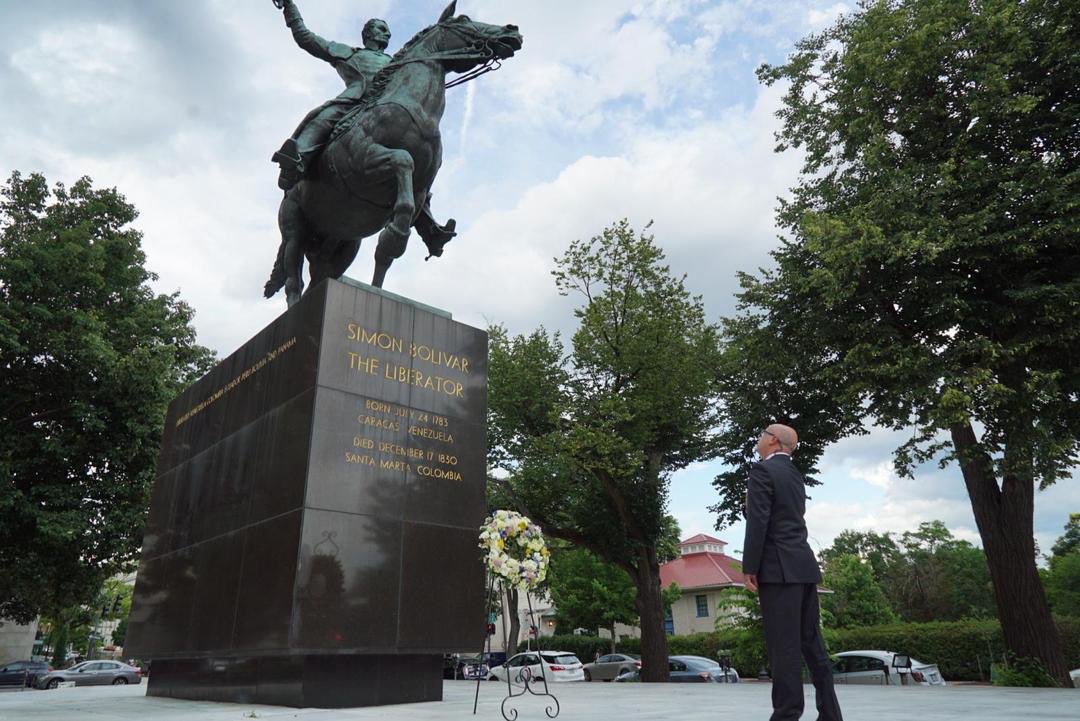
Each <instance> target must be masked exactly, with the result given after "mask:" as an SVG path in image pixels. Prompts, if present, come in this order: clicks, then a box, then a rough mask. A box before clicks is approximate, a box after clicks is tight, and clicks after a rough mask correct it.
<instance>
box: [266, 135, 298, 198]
mask: <svg viewBox="0 0 1080 721" xmlns="http://www.w3.org/2000/svg"><path fill="white" fill-rule="evenodd" d="M270 160H272V161H274V162H275V163H277V164H278V165H280V166H281V173H279V174H278V187H279V188H281V189H282V190H288V189H289V188H291V187H293V186H294V185H296V184H297V183H299V182H300V179H301V178H303V177H304V171H305V170H306V167H305V165H306V164H305V163H304V156H303V155H301V154H300V149H299V148H298V147H297V145H296V138H289V139H288V140H286V141H285V143H284V144H283V145H282V146H281V150H279V151H277V152H276V153H274V155H273V157H271V158H270Z"/></svg>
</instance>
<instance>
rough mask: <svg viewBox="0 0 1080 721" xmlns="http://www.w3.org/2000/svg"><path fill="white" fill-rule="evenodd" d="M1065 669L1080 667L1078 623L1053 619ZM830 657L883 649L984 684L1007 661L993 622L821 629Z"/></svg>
mask: <svg viewBox="0 0 1080 721" xmlns="http://www.w3.org/2000/svg"><path fill="white" fill-rule="evenodd" d="M1057 628H1058V631H1059V632H1060V634H1061V637H1062V639H1063V641H1064V645H1065V660H1066V663H1067V664H1068V665H1069V668H1076V667H1077V666H1080V619H1075V618H1058V619H1057ZM825 641H826V643H827V644H828V647H829V652H830V653H838V652H840V651H855V650H858V649H883V650H887V651H896V652H898V653H905V654H908V655H910V656H913V657H914V658H917V659H919V660H920V661H923V662H924V663H933V664H937V666H938V668H939V669H940V670H941V673H942V675H943V676H944V677H945V680H946V681H989V680H990V664H991V663H1000V662H1001V661H1003V660H1004V659H1005V658H1006V655H1007V651H1006V648H1005V641H1004V639H1003V637H1002V634H1001V625H1000V624H999V623H998V622H997V621H952V622H946V623H900V624H892V625H888V626H874V627H867V628H851V629H826V631H825Z"/></svg>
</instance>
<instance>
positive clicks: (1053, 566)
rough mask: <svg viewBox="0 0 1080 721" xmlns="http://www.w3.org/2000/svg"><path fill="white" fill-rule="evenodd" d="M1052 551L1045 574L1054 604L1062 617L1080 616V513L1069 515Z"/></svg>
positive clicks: (1051, 600) (1047, 587)
mask: <svg viewBox="0 0 1080 721" xmlns="http://www.w3.org/2000/svg"><path fill="white" fill-rule="evenodd" d="M1052 553H1053V555H1052V556H1051V557H1050V568H1049V570H1048V571H1047V572H1046V574H1045V575H1044V578H1045V579H1046V581H1045V583H1046V595H1047V596H1048V597H1049V599H1050V606H1051V608H1053V609H1054V612H1055V613H1058V614H1060V615H1062V616H1076V617H1080V513H1070V514H1069V522H1068V523H1066V524H1065V533H1064V534H1062V536H1061V538H1059V539H1057V542H1055V543H1054V546H1053V550H1052Z"/></svg>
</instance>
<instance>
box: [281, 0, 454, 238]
mask: <svg viewBox="0 0 1080 721" xmlns="http://www.w3.org/2000/svg"><path fill="white" fill-rule="evenodd" d="M274 5H276V6H277V7H279V8H280V9H282V10H284V14H285V25H286V26H288V28H289V29H290V30H291V31H292V36H293V40H295V41H296V44H297V45H299V46H300V47H301V48H302V49H303V50H306V51H307V52H308V53H309V54H311V55H313V56H314V57H316V58H318V59H319V60H323V61H325V62H327V63H329V64H330V65H331V66H333V68H334V69H335V70H336V71H337V73H338V75H339V76H340V77H341V80H342V81H343V82H344V83H345V90H343V91H342V92H341V93H340V94H338V95H337V96H336V97H334V98H331V99H330V100H328V101H326V102H325V103H323V104H322V105H320V106H319V107H317V108H315V109H314V110H312V111H311V112H310V113H308V114H307V115H306V116H305V117H304V119H303V120H301V121H300V125H298V126H297V128H296V130H295V132H293V134H292V136H291V137H290V138H289V139H288V140H286V141H285V143H284V144H283V145H282V146H281V149H280V150H278V151H277V152H276V153H274V155H273V157H272V158H271V160H273V161H274V162H275V163H277V164H278V165H279V166H281V172H280V173H279V175H278V187H279V188H281V189H282V190H284V191H286V192H288V190H289V189H290V188H292V187H293V186H294V185H296V184H297V183H298V182H299V181H300V180H301V179H302V178H303V177H304V175H305V174H306V172H307V171H308V169H309V168H312V167H313V166H314V163H315V159H316V158H317V157H318V155H319V153H320V152H321V151H322V149H323V147H324V146H325V145H326V142H327V141H328V140H329V139H330V133H331V132H332V131H333V130H334V126H335V125H337V123H338V122H339V121H340V120H341V119H342V118H344V117H345V115H347V114H348V113H349V111H351V110H353V109H354V108H355V107H356V106H357V105H359V103H360V101H361V100H363V97H364V92H365V91H366V90H367V88H368V86H369V85H370V83H371V80H372V79H373V78H374V77H375V74H376V73H377V72H378V71H379V70H381V69H383V68H384V67H386V65H387V63H389V62H390V56H389V55H387V54H386V52H385V50H386V48H387V46H388V45H389V44H390V26H389V25H387V23H386V21H385V20H382V19H380V18H371V19H370V20H368V21H367V22H366V23H364V29H363V31H362V33H361V35H360V37H361V39H362V41H363V45H362V46H361V47H353V46H350V45H346V44H344V43H339V42H334V41H332V40H326V39H324V38H322V37H320V36H319V35H316V34H315V33H313V32H312V31H311V30H309V29H308V27H307V25H305V24H304V18H303V17H302V16H301V15H300V9H299V8H298V7H297V6H296V3H295V2H294V0H274ZM414 227H415V228H416V230H417V232H418V233H419V234H420V237H421V238H422V239H423V241H424V243H425V244H426V245H427V247H428V251H429V253H430V254H431V255H432V256H435V257H438V256H441V255H442V252H443V247H444V246H445V245H446V244H447V243H448V242H450V240H451V239H452V238H453V237H454V236H455V235H457V233H456V232H455V227H456V223H455V221H454V219H453V218H451V219H450V220H448V221H447V222H446V224H445V225H441V224H440V223H439V222H438V221H436V220H435V218H434V217H433V216H432V214H431V199H430V197H429V198H427V199H426V200H425V202H424V205H423V207H422V208H421V210H420V213H419V215H418V217H417V218H416V221H415V222H414Z"/></svg>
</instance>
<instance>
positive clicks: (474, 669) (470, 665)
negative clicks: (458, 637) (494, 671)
mask: <svg viewBox="0 0 1080 721" xmlns="http://www.w3.org/2000/svg"><path fill="white" fill-rule="evenodd" d="M505 662H506V654H505V653H503V652H502V651H490V652H489V651H485V652H484V653H482V654H480V655H479V656H459V657H458V665H457V676H456V678H463V679H466V680H469V681H475V680H476V679H478V678H484V679H486V678H489V677H490V676H491V667H492V666H498V665H500V664H502V663H505Z"/></svg>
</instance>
